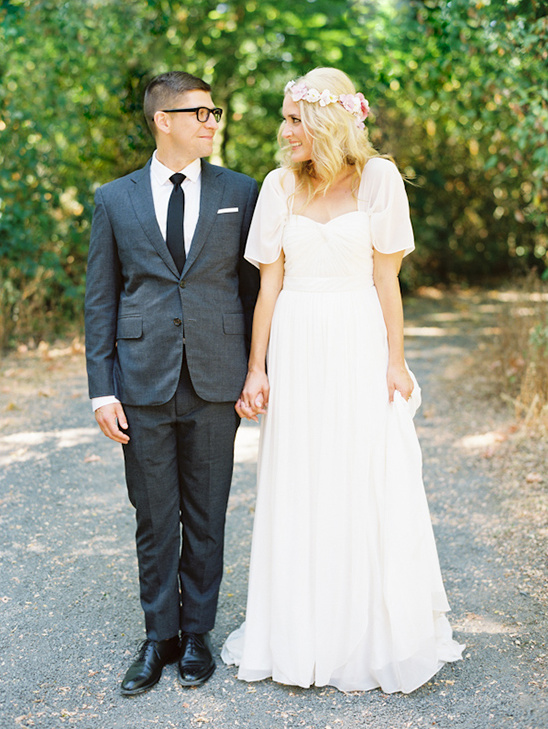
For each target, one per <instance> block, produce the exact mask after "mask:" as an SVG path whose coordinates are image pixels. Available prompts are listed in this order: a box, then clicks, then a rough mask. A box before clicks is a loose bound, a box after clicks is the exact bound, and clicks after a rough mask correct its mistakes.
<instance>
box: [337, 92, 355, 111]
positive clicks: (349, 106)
mask: <svg viewBox="0 0 548 729" xmlns="http://www.w3.org/2000/svg"><path fill="white" fill-rule="evenodd" d="M339 101H340V102H341V104H342V105H343V106H344V108H345V109H346V111H349V112H350V113H351V114H353V113H354V96H353V95H352V94H341V95H340V96H339Z"/></svg>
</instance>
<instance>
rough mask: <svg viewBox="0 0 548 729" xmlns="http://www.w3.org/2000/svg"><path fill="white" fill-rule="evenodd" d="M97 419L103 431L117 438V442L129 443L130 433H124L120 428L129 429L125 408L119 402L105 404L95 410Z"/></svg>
mask: <svg viewBox="0 0 548 729" xmlns="http://www.w3.org/2000/svg"><path fill="white" fill-rule="evenodd" d="M95 420H96V421H97V422H98V423H99V427H100V428H101V430H102V431H103V433H104V434H105V435H106V436H107V438H110V439H111V440H115V441H116V442H117V443H129V435H127V433H124V432H123V431H122V430H120V428H123V429H124V430H126V429H127V427H128V425H127V419H126V415H125V413H124V408H123V407H122V404H121V403H119V402H115V403H112V404H111V405H103V407H100V408H97V410H96V411H95Z"/></svg>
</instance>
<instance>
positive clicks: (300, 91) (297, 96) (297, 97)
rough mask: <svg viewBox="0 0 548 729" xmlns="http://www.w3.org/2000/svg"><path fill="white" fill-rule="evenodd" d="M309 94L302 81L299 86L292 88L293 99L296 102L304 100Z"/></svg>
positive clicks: (295, 85)
mask: <svg viewBox="0 0 548 729" xmlns="http://www.w3.org/2000/svg"><path fill="white" fill-rule="evenodd" d="M307 93H308V89H307V88H306V84H305V83H304V81H301V82H300V83H298V84H294V86H293V87H292V88H291V98H292V99H293V101H295V102H297V101H301V99H304V97H305V96H306V95H307Z"/></svg>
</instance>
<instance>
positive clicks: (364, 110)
mask: <svg viewBox="0 0 548 729" xmlns="http://www.w3.org/2000/svg"><path fill="white" fill-rule="evenodd" d="M288 91H290V92H291V98H292V99H293V101H295V102H297V101H308V102H309V103H310V104H315V103H316V102H319V104H320V106H328V105H329V104H341V106H343V107H344V108H345V109H346V111H348V112H350V114H352V115H353V116H355V117H356V126H357V127H358V129H364V128H365V124H364V121H365V119H367V117H368V116H369V102H368V101H367V99H366V98H365V97H364V95H363V94H362V93H361V92H358V93H357V94H340V95H337V94H332V93H331V91H329V90H328V89H324V90H323V91H322V92H321V94H320V92H319V91H318V90H317V89H309V88H308V86H307V85H306V84H305V82H304V81H299V83H297V82H296V81H289V82H288V83H287V84H286V85H285V89H284V94H287V93H288Z"/></svg>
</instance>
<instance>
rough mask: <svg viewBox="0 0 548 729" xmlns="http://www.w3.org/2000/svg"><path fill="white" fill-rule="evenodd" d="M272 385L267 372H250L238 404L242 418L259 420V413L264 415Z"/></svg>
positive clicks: (236, 406)
mask: <svg viewBox="0 0 548 729" xmlns="http://www.w3.org/2000/svg"><path fill="white" fill-rule="evenodd" d="M269 395H270V385H269V382H268V377H267V376H266V372H248V374H247V377H246V378H245V384H244V388H243V390H242V394H241V395H240V398H239V400H238V402H237V403H236V405H235V406H234V407H235V408H236V412H237V413H238V415H239V416H240V417H241V418H247V419H248V420H254V421H255V422H256V423H258V422H259V418H258V415H264V414H265V413H266V408H267V406H268V398H269Z"/></svg>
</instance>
